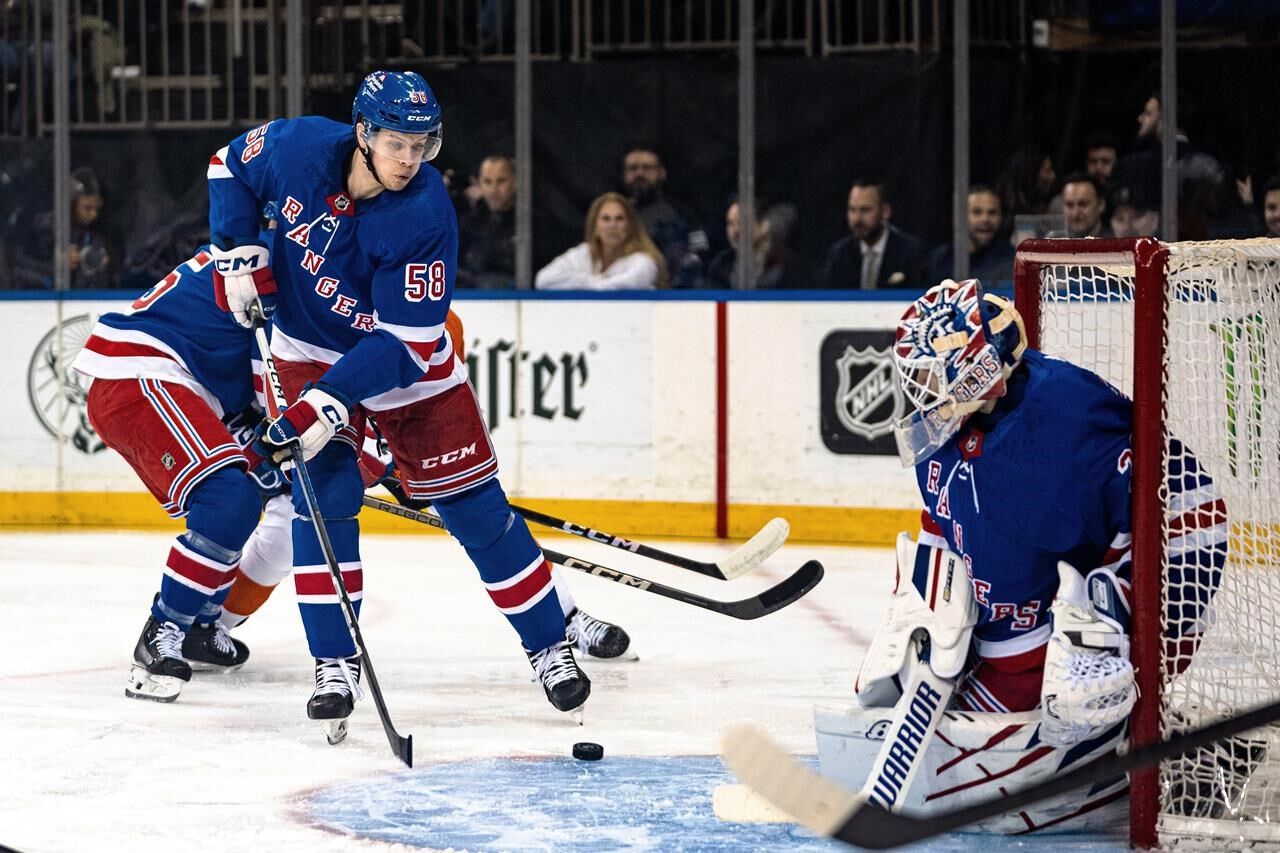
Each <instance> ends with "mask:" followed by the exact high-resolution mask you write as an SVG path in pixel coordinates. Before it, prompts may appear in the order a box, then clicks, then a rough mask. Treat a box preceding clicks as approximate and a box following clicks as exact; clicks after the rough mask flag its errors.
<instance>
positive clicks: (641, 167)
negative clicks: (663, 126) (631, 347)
mask: <svg viewBox="0 0 1280 853" xmlns="http://www.w3.org/2000/svg"><path fill="white" fill-rule="evenodd" d="M666 184H667V167H666V166H664V165H663V163H662V158H661V157H659V156H658V153H657V152H656V151H654V150H653V149H651V148H642V147H638V148H632V149H631V150H630V151H628V152H627V154H626V156H625V157H623V159H622V185H623V188H624V190H625V191H626V194H627V197H628V198H630V199H631V203H632V204H633V205H634V206H635V209H636V213H638V214H639V215H640V219H641V221H642V222H644V227H645V230H647V231H648V232H649V237H650V238H652V240H653V242H654V244H655V245H657V247H658V250H659V251H660V252H662V256H663V257H664V258H665V259H666V261H667V269H668V270H670V272H671V286H672V287H696V286H698V284H700V283H701V281H702V277H703V267H704V266H705V260H706V256H707V250H708V247H709V244H708V242H707V234H706V232H705V231H703V230H702V225H701V224H700V223H699V222H698V218H697V216H695V215H694V214H693V212H692V211H690V210H689V208H688V207H686V206H685V205H683V204H681V203H680V202H678V201H676V200H675V199H672V198H670V197H668V196H667V195H666V193H665V190H666Z"/></svg>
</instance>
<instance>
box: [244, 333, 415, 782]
mask: <svg viewBox="0 0 1280 853" xmlns="http://www.w3.org/2000/svg"><path fill="white" fill-rule="evenodd" d="M258 310H259V312H260V311H261V309H260V308H259V309H258ZM265 322H266V321H265V319H264V318H263V316H262V314H261V313H258V314H257V315H256V316H255V317H254V318H253V336H254V340H255V341H256V342H257V344H258V355H259V356H260V357H261V358H262V368H263V370H262V372H263V374H264V376H265V382H264V383H263V384H264V385H265V386H266V394H265V396H266V399H267V414H268V415H270V416H271V417H272V419H275V418H278V417H279V416H280V409H281V407H283V406H284V404H285V402H284V399H285V398H284V386H283V385H281V384H280V374H279V373H278V372H277V371H276V360H275V359H274V358H272V356H271V347H270V346H269V345H268V344H267V333H266V331H265V329H264V324H265ZM289 453H290V455H291V456H292V458H293V469H294V471H295V472H296V473H297V477H296V481H297V482H298V483H301V484H302V494H303V497H304V498H305V499H306V502H307V511H308V512H309V513H311V521H312V524H313V526H314V527H315V530H316V537H317V538H318V539H319V540H320V550H321V551H323V552H324V561H325V563H326V564H328V566H329V574H331V575H333V586H334V589H336V590H337V591H338V600H339V603H340V604H341V606H342V615H343V618H345V619H346V620H347V628H348V630H350V631H351V638H352V640H353V641H354V642H355V644H356V653H357V654H359V655H360V658H361V660H362V661H364V671H365V673H366V674H368V676H369V693H370V694H371V695H372V696H373V704H374V707H376V708H377V709H378V719H379V720H381V721H382V730H383V731H384V732H386V733H387V742H388V743H389V744H391V751H392V752H394V753H395V755H396V758H399V759H400V760H401V761H403V762H404V763H405V766H406V767H412V766H413V735H409V736H408V737H403V736H402V735H401V734H400V733H399V732H397V731H396V727H395V724H394V723H392V722H391V714H390V713H388V711H387V703H386V700H385V699H383V698H382V688H381V687H380V686H379V685H378V676H377V675H376V674H375V673H374V671H373V661H372V660H370V659H369V649H368V647H367V646H366V645H365V644H364V635H363V634H361V633H360V623H359V621H358V620H357V619H356V610H355V607H353V606H352V604H351V597H350V596H349V595H347V585H346V583H345V582H344V581H343V580H342V568H341V567H340V566H339V565H338V558H337V555H336V554H335V553H334V550H333V543H332V542H330V541H329V531H328V529H327V528H326V527H325V523H324V517H323V516H321V515H320V501H319V500H318V499H317V498H316V490H315V486H313V485H312V483H311V474H310V473H308V472H307V466H306V463H305V462H304V461H303V458H302V444H301V443H300V442H296V441H295V442H294V443H293V444H291V445H290V446H289Z"/></svg>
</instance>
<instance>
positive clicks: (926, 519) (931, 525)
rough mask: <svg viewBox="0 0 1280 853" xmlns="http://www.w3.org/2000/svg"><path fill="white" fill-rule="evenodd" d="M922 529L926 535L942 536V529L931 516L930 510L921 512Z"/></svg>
mask: <svg viewBox="0 0 1280 853" xmlns="http://www.w3.org/2000/svg"><path fill="white" fill-rule="evenodd" d="M920 529H921V530H923V531H924V532H925V533H932V534H933V535H934V536H941V535H942V528H941V527H939V526H938V524H937V522H935V521H934V520H933V516H932V515H930V514H929V510H927V509H922V510H920Z"/></svg>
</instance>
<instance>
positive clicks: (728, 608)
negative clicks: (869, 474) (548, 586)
mask: <svg viewBox="0 0 1280 853" xmlns="http://www.w3.org/2000/svg"><path fill="white" fill-rule="evenodd" d="M542 553H543V554H546V555H547V559H548V560H550V561H551V562H553V563H555V564H556V565H559V566H564V567H565V568H566V569H574V570H576V571H579V572H586V573H587V574H589V575H595V576H596V577H599V578H604V579H605V580H611V581H613V582H614V583H620V584H622V585H623V586H629V587H634V588H636V589H642V590H644V591H645V592H652V593H654V594H655V595H661V596H662V597H664V598H670V599H673V600H674V601H683V602H684V603H685V604H692V605H693V606H694V607H701V608H702V609H703V610H710V611H713V612H715V613H721V614H723V615H725V616H732V617H733V618H734V619H759V618H760V617H761V616H768V615H769V614H770V613H774V612H776V611H778V610H781V609H782V608H784V607H786V606H787V605H788V604H794V603H795V602H797V601H799V600H800V599H801V598H803V597H804V596H805V595H806V594H808V592H809V590H811V589H813V588H814V587H815V586H817V585H818V581H820V580H822V575H823V568H822V564H821V563H819V562H818V561H817V560H810V561H809V562H807V563H805V564H804V565H803V566H801V567H800V568H798V569H796V571H795V572H794V573H792V574H791V575H790V576H789V577H787V578H784V579H783V580H782V581H781V582H780V583H777V584H774V585H773V586H771V587H769V588H768V589H766V590H764V591H763V592H761V593H759V594H758V595H753V596H751V597H750V598H743V599H739V600H738V601H719V600H717V599H714V598H706V597H705V596H701V595H697V594H696V593H692V592H689V591H687V590H683V589H676V588H675V587H670V586H666V585H664V584H660V583H658V582H657V581H651V580H645V579H644V578H642V577H638V576H636V575H631V574H628V573H626V572H620V571H618V570H617V569H611V568H609V567H608V566H602V565H600V564H599V563H593V562H591V561H590V560H583V559H581V558H580V557H570V556H569V555H567V554H561V553H560V552H559V551H552V550H550V549H549V548H543V549H542Z"/></svg>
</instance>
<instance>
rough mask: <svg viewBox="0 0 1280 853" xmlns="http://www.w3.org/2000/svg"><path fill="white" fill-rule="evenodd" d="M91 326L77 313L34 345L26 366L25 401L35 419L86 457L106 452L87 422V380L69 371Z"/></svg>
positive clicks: (47, 430) (91, 318) (100, 440)
mask: <svg viewBox="0 0 1280 853" xmlns="http://www.w3.org/2000/svg"><path fill="white" fill-rule="evenodd" d="M93 323H94V318H93V317H91V316H90V315H88V314H80V315H77V316H75V317H68V318H67V319H65V320H63V321H62V322H61V323H58V324H56V325H54V327H53V328H51V329H50V330H49V331H48V332H47V333H46V334H45V336H44V337H43V338H41V339H40V343H38V344H36V348H35V351H34V352H32V353H31V361H30V362H29V363H28V364H27V400H28V401H29V402H30V403H31V411H32V412H33V413H34V414H35V416H36V420H37V421H39V422H40V426H42V427H44V430H45V432H47V433H48V434H49V435H50V436H52V437H53V438H54V439H55V440H57V441H61V442H66V443H68V444H70V445H71V446H72V447H74V448H75V449H76V450H79V451H80V452H81V453H86V454H93V453H99V452H101V451H103V450H106V449H107V445H106V444H104V443H103V441H102V439H100V438H98V433H97V432H96V431H95V430H94V429H93V426H92V425H91V424H90V423H89V415H88V412H87V410H86V404H87V401H88V399H89V387H88V383H87V380H86V379H85V377H84V375H83V374H81V373H79V372H78V371H75V370H72V369H71V362H73V361H75V358H76V356H77V355H79V354H80V350H81V349H83V348H84V342H85V341H87V340H88V339H89V335H90V333H91V332H92V331H93Z"/></svg>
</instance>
